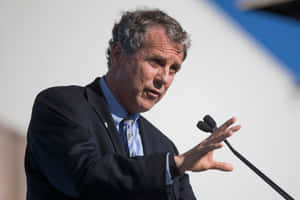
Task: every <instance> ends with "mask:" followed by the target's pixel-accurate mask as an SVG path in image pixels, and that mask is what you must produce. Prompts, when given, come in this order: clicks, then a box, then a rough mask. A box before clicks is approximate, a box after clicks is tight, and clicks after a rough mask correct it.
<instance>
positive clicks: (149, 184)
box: [25, 78, 195, 200]
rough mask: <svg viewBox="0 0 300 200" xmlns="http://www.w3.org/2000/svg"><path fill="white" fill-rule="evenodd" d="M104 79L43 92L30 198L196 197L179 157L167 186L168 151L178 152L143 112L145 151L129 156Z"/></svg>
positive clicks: (34, 133)
mask: <svg viewBox="0 0 300 200" xmlns="http://www.w3.org/2000/svg"><path fill="white" fill-rule="evenodd" d="M98 81H99V78H97V79H96V80H95V81H94V82H93V83H92V84H90V85H88V86H86V87H79V86H66V87H54V88H50V89H47V90H44V91H42V92H41V93H40V94H39V95H38V96H37V98H36V100H35V103H34V106H33V110H32V116H31V121H30V125H29V128H28V137H27V148H26V155H25V170H26V175H27V200H45V199H51V200H62V199H64V200H66V199H85V200H90V199H91V200H92V199H95V200H99V199H195V197H194V194H193V191H192V188H191V186H190V183H189V178H188V175H186V174H179V175H175V174H176V173H174V172H176V166H175V162H174V160H173V159H170V168H171V172H172V174H173V176H174V177H173V178H174V184H172V185H169V186H167V185H166V152H170V153H174V154H177V153H178V152H177V150H176V147H175V146H174V144H173V143H172V142H171V141H170V140H169V139H168V138H167V137H166V136H165V135H163V134H162V133H161V132H160V131H159V130H158V129H156V128H155V127H154V126H153V125H152V124H150V122H148V121H147V120H146V119H144V118H143V117H141V118H140V119H139V120H138V123H139V128H140V134H141V138H142V143H143V148H144V156H141V157H135V158H129V157H128V155H127V154H126V152H125V150H124V147H123V145H122V142H121V139H120V138H119V134H118V132H117V130H116V128H115V125H114V122H113V119H112V117H111V115H110V112H109V110H108V107H107V104H106V102H105V99H104V97H103V94H102V91H101V89H100V87H99V85H98Z"/></svg>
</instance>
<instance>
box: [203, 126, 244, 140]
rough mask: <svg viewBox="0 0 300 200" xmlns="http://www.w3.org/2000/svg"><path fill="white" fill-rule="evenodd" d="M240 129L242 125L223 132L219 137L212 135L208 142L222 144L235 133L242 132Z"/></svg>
mask: <svg viewBox="0 0 300 200" xmlns="http://www.w3.org/2000/svg"><path fill="white" fill-rule="evenodd" d="M240 128H241V126H240V125H236V126H233V127H231V128H230V129H228V130H226V131H225V132H223V133H222V134H220V135H217V136H213V135H212V136H211V137H209V140H208V142H210V143H219V142H222V141H224V140H225V139H226V138H228V137H230V136H232V135H233V133H234V132H236V131H238V130H240Z"/></svg>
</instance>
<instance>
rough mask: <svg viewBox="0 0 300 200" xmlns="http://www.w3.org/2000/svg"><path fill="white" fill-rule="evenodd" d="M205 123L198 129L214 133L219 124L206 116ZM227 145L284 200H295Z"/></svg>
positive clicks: (199, 123) (201, 122)
mask: <svg viewBox="0 0 300 200" xmlns="http://www.w3.org/2000/svg"><path fill="white" fill-rule="evenodd" d="M203 120H204V121H199V122H198V124H197V127H198V128H199V129H200V130H202V131H205V132H210V133H214V132H215V131H216V130H217V124H216V122H215V120H214V119H213V118H212V117H211V116H209V115H206V116H205V117H204V118H203ZM224 142H225V144H226V145H227V146H228V147H229V149H230V150H231V151H232V153H233V154H234V155H235V156H236V157H238V158H239V159H240V160H241V161H242V162H243V163H245V164H246V165H247V166H248V167H249V168H250V169H251V170H252V171H254V172H255V174H257V175H258V176H259V177H260V178H262V179H263V180H264V181H265V182H266V183H267V184H268V185H269V186H271V187H272V188H273V189H274V190H275V191H276V192H278V193H279V194H280V195H281V196H282V197H283V198H284V199H286V200H294V198H293V197H291V196H290V195H289V194H288V193H287V192H285V191H284V190H283V189H282V188H280V187H279V186H278V185H277V184H276V183H274V182H273V181H272V180H271V179H270V178H269V177H267V176H266V175H265V174H264V173H262V172H261V171H260V170H259V169H257V168H256V167H255V166H254V165H253V164H252V163H251V162H250V161H248V160H247V159H246V158H245V157H244V156H243V155H242V154H240V153H239V152H238V151H236V150H235V149H234V148H233V147H232V146H231V144H230V143H229V142H228V141H227V140H226V139H225V140H224Z"/></svg>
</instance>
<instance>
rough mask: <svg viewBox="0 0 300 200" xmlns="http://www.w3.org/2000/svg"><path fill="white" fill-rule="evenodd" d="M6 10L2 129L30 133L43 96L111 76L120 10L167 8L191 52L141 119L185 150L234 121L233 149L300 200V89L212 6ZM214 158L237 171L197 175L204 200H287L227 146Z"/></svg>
mask: <svg viewBox="0 0 300 200" xmlns="http://www.w3.org/2000/svg"><path fill="white" fill-rule="evenodd" d="M0 2H1V7H0V25H1V26H0V27H1V34H0V85H1V98H0V99H1V104H0V121H1V123H5V124H7V125H8V126H10V127H15V129H16V130H18V131H19V132H21V133H23V134H24V135H25V134H26V129H27V126H28V123H29V119H30V113H31V108H32V104H33V100H34V98H35V96H36V94H37V93H38V92H39V91H40V90H42V89H44V88H47V87H51V86H56V85H70V84H80V85H86V84H88V83H89V82H91V81H92V80H93V79H94V78H95V77H96V76H101V75H103V74H104V73H105V72H106V58H105V51H106V48H107V44H108V40H109V38H110V34H111V33H110V32H111V29H112V26H113V22H114V21H116V19H117V18H118V16H120V13H121V12H122V11H124V10H127V9H134V8H136V7H145V6H146V7H151V8H152V7H154V8H160V9H163V10H164V11H166V12H167V13H169V14H170V15H171V16H173V17H175V18H176V19H178V20H179V22H180V23H181V24H182V25H183V27H184V28H185V29H186V30H187V31H188V32H189V33H190V34H191V37H192V47H191V49H190V51H189V54H188V58H187V60H186V61H185V62H184V65H183V68H182V70H181V71H180V72H179V74H178V76H177V78H176V80H175V82H174V84H173V86H172V87H171V88H170V90H169V92H168V94H167V95H166V97H165V98H164V99H163V100H162V101H161V102H160V103H159V104H158V105H156V107H154V108H153V110H152V111H150V112H148V113H145V114H144V115H145V116H146V117H147V118H148V119H149V120H150V121H152V122H153V123H154V124H156V125H157V126H158V127H159V128H160V129H161V130H162V131H163V132H165V133H166V134H167V135H168V136H169V137H170V138H171V139H172V140H173V141H174V142H175V144H176V145H177V147H178V149H179V151H180V152H184V151H185V150H187V149H189V148H190V147H192V146H194V145H196V144H197V143H198V142H200V141H201V140H203V139H204V138H205V137H206V135H205V134H202V133H201V132H200V131H199V130H197V128H196V123H197V121H198V120H199V119H201V118H202V117H203V116H204V115H205V114H206V113H210V114H211V115H212V116H214V117H215V118H216V119H217V121H218V122H219V123H221V122H223V121H225V120H226V119H227V118H229V117H230V116H232V115H234V116H236V117H237V118H238V122H239V123H240V124H241V125H242V129H241V130H240V131H239V132H238V133H237V134H236V135H234V136H233V137H232V138H230V141H231V143H232V145H233V146H234V147H236V149H238V150H239V151H240V152H241V153H242V154H243V155H245V156H246V157H247V158H248V159H249V160H250V161H252V162H253V163H254V164H256V166H257V167H258V168H260V169H261V170H262V171H263V172H265V173H266V174H267V175H269V176H270V177H272V179H273V180H274V181H275V182H276V183H278V184H279V185H280V186H282V187H283V188H284V189H285V190H286V191H288V192H289V193H290V194H291V195H292V196H293V197H294V198H295V199H297V198H300V191H299V189H298V187H299V186H298V185H299V183H297V182H299V180H300V174H299V172H298V170H299V168H300V157H299V155H298V152H299V150H300V147H299V145H298V141H299V139H300V136H299V135H298V134H299V129H298V126H299V125H300V124H299V119H300V90H299V89H297V88H296V86H295V85H294V83H293V81H292V80H291V78H290V77H289V76H288V74H287V73H285V71H283V70H282V68H281V66H280V65H279V64H278V63H277V62H276V60H275V59H274V58H272V57H271V56H270V55H269V54H268V53H266V52H265V51H263V49H262V48H261V46H259V45H257V44H256V43H254V41H253V40H252V39H251V38H250V37H249V36H248V34H247V33H246V32H243V31H241V29H239V27H238V26H236V25H234V24H233V23H231V22H230V21H229V20H228V18H227V17H226V16H225V15H222V14H220V12H219V10H217V9H216V8H215V7H213V6H211V5H210V4H209V3H208V2H207V1H200V0H189V1H176V2H174V1H171V0H166V1H152V2H151V3H149V1H142V0H132V1H121V0H119V1H117V0H110V1H105V2H104V1H96V0H85V1H80V0H72V1H71V0H51V1H38V0H31V1H20V0H18V1H10V0H0ZM0 134H1V133H0ZM215 157H216V159H217V160H222V161H228V162H231V163H233V165H234V166H235V170H234V171H233V172H232V173H224V172H217V171H209V172H201V173H198V174H197V173H190V177H191V182H192V185H193V188H194V191H195V193H196V196H197V197H198V199H220V198H222V199H243V200H247V199H249V200H250V199H282V198H281V197H280V196H279V195H278V194H277V193H275V192H274V191H273V190H272V189H271V188H270V187H269V186H268V185H266V184H265V183H264V182H263V181H262V180H260V178H259V177H257V176H256V175H255V174H254V173H252V171H250V170H249V169H248V168H247V167H245V166H244V164H243V163H241V162H240V161H239V160H238V159H236V158H235V157H234V156H233V155H232V154H231V152H230V151H229V150H228V149H227V148H226V147H224V148H223V149H221V150H218V151H217V153H216V155H215ZM0 162H3V160H2V159H1V161H0ZM24 187H25V186H24Z"/></svg>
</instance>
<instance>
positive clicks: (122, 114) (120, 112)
mask: <svg viewBox="0 0 300 200" xmlns="http://www.w3.org/2000/svg"><path fill="white" fill-rule="evenodd" d="M99 85H100V88H101V89H102V91H103V94H104V98H105V100H106V102H107V104H108V109H109V111H110V113H111V116H112V118H113V120H114V123H115V126H116V128H117V130H118V133H119V135H120V138H121V140H122V143H123V145H124V147H125V149H127V146H125V145H127V139H126V136H124V135H122V134H121V131H120V123H121V121H122V120H123V119H124V118H128V117H130V118H131V119H133V120H134V123H133V132H134V135H135V138H134V143H135V146H136V150H137V151H136V154H135V156H143V155H144V151H143V144H142V139H141V135H140V133H139V125H138V123H137V120H138V118H139V117H140V114H139V113H136V114H134V115H129V114H128V112H127V111H126V110H125V109H124V108H123V107H122V106H121V104H119V102H118V101H117V99H116V97H115V96H114V95H113V93H112V92H111V90H110V89H109V88H108V86H107V84H106V82H105V80H104V78H101V79H100V80H99ZM168 158H169V153H167V156H166V166H167V167H166V183H167V185H170V184H172V183H173V180H172V177H171V173H170V167H169V159H168Z"/></svg>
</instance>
